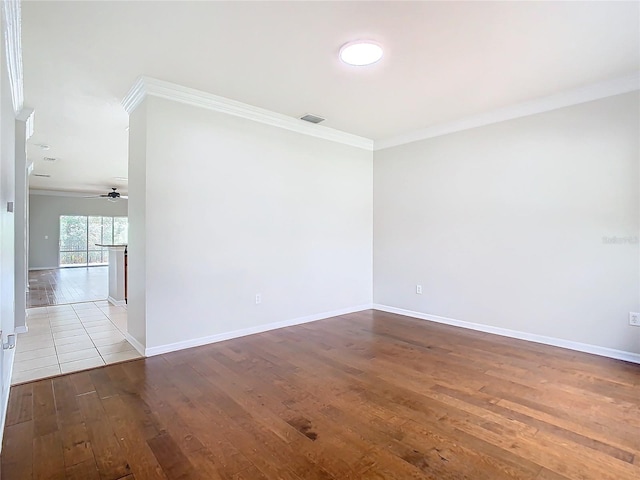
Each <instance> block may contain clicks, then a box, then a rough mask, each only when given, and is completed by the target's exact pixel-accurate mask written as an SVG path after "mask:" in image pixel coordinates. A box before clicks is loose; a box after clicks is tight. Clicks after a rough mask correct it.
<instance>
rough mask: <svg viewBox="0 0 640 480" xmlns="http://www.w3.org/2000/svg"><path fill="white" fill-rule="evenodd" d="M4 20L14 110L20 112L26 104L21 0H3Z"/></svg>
mask: <svg viewBox="0 0 640 480" xmlns="http://www.w3.org/2000/svg"><path fill="white" fill-rule="evenodd" d="M2 22H3V23H4V28H3V35H4V40H5V46H4V47H5V51H6V55H7V69H8V71H9V86H10V87H11V100H12V102H13V111H14V112H15V113H16V114H18V112H20V111H21V110H22V106H23V104H24V87H23V79H24V75H23V69H22V38H21V37H22V33H21V32H22V20H21V6H20V1H19V0H3V2H2Z"/></svg>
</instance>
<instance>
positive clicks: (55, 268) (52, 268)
mask: <svg viewBox="0 0 640 480" xmlns="http://www.w3.org/2000/svg"><path fill="white" fill-rule="evenodd" d="M59 268H60V267H58V266H57V265H56V266H55V267H29V271H30V272H35V271H37V270H57V269H59Z"/></svg>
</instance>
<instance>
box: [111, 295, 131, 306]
mask: <svg viewBox="0 0 640 480" xmlns="http://www.w3.org/2000/svg"><path fill="white" fill-rule="evenodd" d="M107 302H109V303H110V304H111V305H115V306H116V307H124V306H125V305H126V304H127V302H125V301H124V300H116V299H115V298H113V297H112V296H111V295H109V296H108V297H107Z"/></svg>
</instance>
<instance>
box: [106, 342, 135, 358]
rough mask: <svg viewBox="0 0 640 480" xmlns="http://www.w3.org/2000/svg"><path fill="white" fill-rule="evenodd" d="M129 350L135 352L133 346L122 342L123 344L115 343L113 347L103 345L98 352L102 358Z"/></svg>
mask: <svg viewBox="0 0 640 480" xmlns="http://www.w3.org/2000/svg"><path fill="white" fill-rule="evenodd" d="M129 350H135V348H133V345H131V344H130V343H129V342H127V341H126V340H122V341H121V342H118V343H113V344H111V345H101V346H99V347H98V351H99V352H100V355H102V356H105V355H110V354H112V353H120V352H126V351H129Z"/></svg>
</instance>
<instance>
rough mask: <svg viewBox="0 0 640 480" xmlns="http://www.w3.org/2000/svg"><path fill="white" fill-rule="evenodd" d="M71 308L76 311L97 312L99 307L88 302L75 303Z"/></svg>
mask: <svg viewBox="0 0 640 480" xmlns="http://www.w3.org/2000/svg"><path fill="white" fill-rule="evenodd" d="M71 307H72V308H73V309H74V310H75V311H76V312H78V311H84V310H96V309H97V308H98V307H96V306H95V305H94V304H93V302H87V303H74V304H73V305H71Z"/></svg>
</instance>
